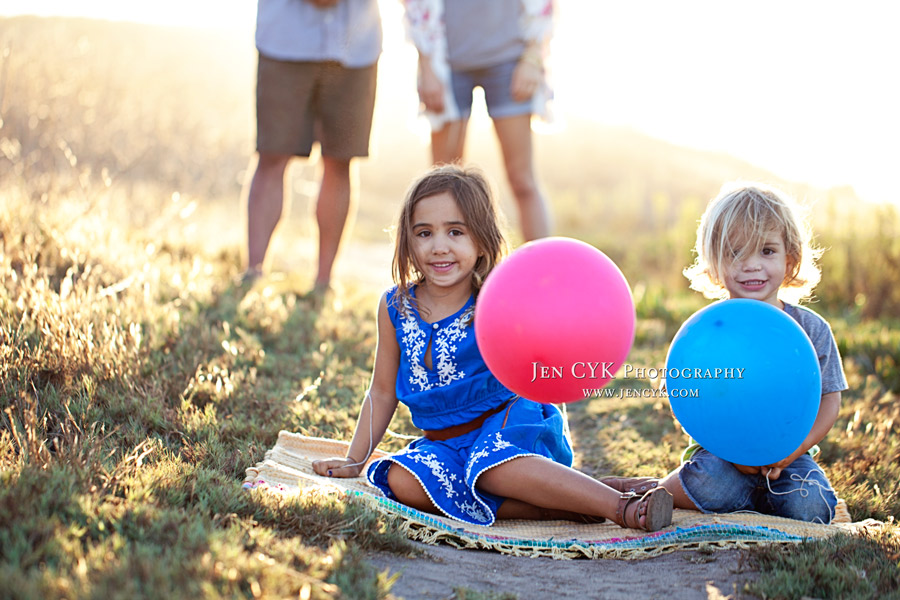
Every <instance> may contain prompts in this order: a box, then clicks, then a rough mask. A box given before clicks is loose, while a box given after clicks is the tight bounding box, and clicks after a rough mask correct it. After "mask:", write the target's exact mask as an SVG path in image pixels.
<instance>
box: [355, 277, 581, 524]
mask: <svg viewBox="0 0 900 600" xmlns="http://www.w3.org/2000/svg"><path fill="white" fill-rule="evenodd" d="M396 293H397V288H396V287H394V288H392V289H391V290H390V291H388V295H387V304H388V314H389V315H390V318H391V322H392V323H393V325H394V329H395V330H396V333H397V342H398V344H399V345H400V354H401V356H400V369H399V372H398V374H397V398H398V399H399V400H400V402H403V403H404V404H406V405H407V406H408V407H409V409H410V413H411V415H412V421H413V424H414V425H415V426H416V427H419V428H420V429H425V430H438V429H445V428H447V427H452V426H455V425H461V424H463V423H468V422H469V421H472V420H473V419H475V418H477V417H479V416H480V415H482V414H483V413H485V412H487V411H489V410H491V409H496V408H498V407H500V406H503V407H504V408H503V409H502V410H500V411H499V412H497V413H496V414H493V415H491V416H490V417H488V418H487V419H486V420H485V421H484V423H483V424H482V426H481V428H479V429H476V430H475V431H471V432H469V433H467V434H464V435H461V436H458V437H455V438H452V439H449V440H446V441H432V440H428V439H426V438H419V439H417V440H415V441H413V442H412V443H410V444H409V446H407V447H406V448H404V449H403V450H401V451H400V452H399V453H397V454H393V455H391V456H388V457H386V458H383V459H380V460H377V461H375V462H373V463H372V464H370V465H369V468H368V470H367V471H366V476H367V478H368V480H369V482H371V483H372V484H373V485H375V486H376V487H378V488H379V489H381V491H382V492H384V494H385V495H386V496H387V497H389V498H392V499H396V498H395V497H394V495H393V494H392V493H391V490H390V487H388V484H387V472H388V469H389V468H390V467H391V465H394V464H397V465H400V466H401V467H403V468H404V469H406V470H408V471H409V472H410V473H412V474H413V475H414V476H415V477H416V479H418V480H419V482H420V483H421V484H422V487H423V488H424V489H425V491H426V493H427V494H428V496H429V498H431V500H432V502H434V504H435V506H437V507H438V508H439V509H440V511H441V512H442V513H444V514H445V515H447V516H449V517H453V518H455V519H459V520H460V521H465V522H467V523H472V524H475V525H491V524H493V522H494V520H495V519H496V517H497V509H498V508H499V506H500V504H502V503H503V500H504V498H502V497H499V496H494V495H492V494H487V493H485V492H482V491H480V490H478V489H477V488H476V482H477V481H478V477H479V475H481V474H482V473H483V472H484V471H486V470H487V469H490V468H491V467H494V466H496V465H499V464H501V463H504V462H506V461H509V460H512V459H514V458H517V457H519V456H544V457H546V458H549V459H551V460H553V461H556V462H558V463H561V464H563V465H566V466H571V465H572V446H571V444H570V443H569V440H568V438H567V437H566V435H565V433H564V423H563V417H562V414H561V413H560V412H559V410H558V409H557V408H556V407H555V406H552V405H548V404H539V403H537V402H533V401H531V400H526V399H524V398H520V397H518V396H516V395H515V394H513V393H512V392H511V391H510V390H508V389H506V388H505V387H504V386H503V385H502V384H501V383H500V382H499V381H498V380H497V378H496V377H494V375H493V374H492V373H491V372H490V371H489V370H488V368H487V365H486V364H485V363H484V360H483V359H482V357H481V353H480V352H479V351H478V346H477V345H476V343H475V331H474V328H473V325H474V318H473V317H474V310H475V301H474V297H472V298H469V300H468V301H467V302H466V304H465V306H463V307H462V308H461V309H460V310H459V311H458V312H457V313H456V314H454V315H451V316H449V317H447V318H445V319H441V320H440V321H437V322H435V323H428V322H426V321H425V320H423V319H422V317H421V316H420V315H419V312H418V310H417V309H416V308H415V307H414V306H411V305H410V303H409V302H407V301H405V300H404V301H402V302H400V301H399V296H397V295H396ZM413 296H415V289H413ZM429 347H430V348H431V362H432V368H430V369H429V368H428V367H427V366H426V365H425V359H424V357H425V354H426V351H427V350H428V348H429Z"/></svg>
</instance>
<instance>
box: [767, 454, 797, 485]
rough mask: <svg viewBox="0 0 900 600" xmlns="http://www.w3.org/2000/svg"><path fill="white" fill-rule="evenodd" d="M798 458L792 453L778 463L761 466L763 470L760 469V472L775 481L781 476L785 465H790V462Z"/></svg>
mask: <svg viewBox="0 0 900 600" xmlns="http://www.w3.org/2000/svg"><path fill="white" fill-rule="evenodd" d="M796 459H797V457H796V456H794V455H793V454H791V455H790V456H788V457H787V458H785V459H784V460H780V461H778V462H777V463H774V464H771V465H766V466H765V467H761V469H762V470H761V471H760V473H762V474H763V475H765V476H766V477H768V478H769V479H771V480H773V481H774V480H775V479H778V478H779V477H781V472H782V471H783V470H784V469H785V467H788V466H790V464H791V463H792V462H794V461H795V460H796Z"/></svg>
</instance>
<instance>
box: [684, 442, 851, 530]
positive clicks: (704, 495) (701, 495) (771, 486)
mask: <svg viewBox="0 0 900 600" xmlns="http://www.w3.org/2000/svg"><path fill="white" fill-rule="evenodd" d="M678 478H679V480H680V481H681V487H682V488H683V489H684V491H685V493H686V494H687V496H688V498H690V499H691V501H692V502H693V503H694V504H695V505H696V506H697V508H699V509H700V510H701V511H702V512H704V513H728V512H737V511H754V512H759V513H763V514H767V515H775V516H779V517H787V518H789V519H797V520H800V521H809V522H820V523H830V522H831V519H832V518H833V517H834V508H835V506H836V505H837V496H836V495H835V493H834V491H833V490H832V489H831V484H830V483H829V482H828V478H827V477H826V476H825V473H824V472H823V471H822V469H821V467H819V465H817V464H816V461H815V460H813V459H812V457H811V456H809V455H808V454H804V455H803V456H801V457H800V458H798V459H797V460H795V461H794V462H793V463H791V464H790V465H789V466H788V467H786V468H785V469H784V470H783V471H782V472H781V476H780V477H779V478H778V479H775V480H767V479H766V478H765V477H764V476H762V475H745V474H744V473H741V472H740V471H738V470H737V469H736V468H735V467H734V465H732V464H731V463H730V462H728V461H725V460H722V459H721V458H719V457H718V456H715V455H713V454H710V453H709V452H707V451H706V450H704V449H702V448H701V449H700V450H698V451H697V452H696V453H695V454H694V455H693V456H692V457H691V459H690V460H689V461H688V462H686V463H684V464H683V465H682V466H681V470H680V471H679V473H678Z"/></svg>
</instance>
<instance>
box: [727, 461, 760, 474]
mask: <svg viewBox="0 0 900 600" xmlns="http://www.w3.org/2000/svg"><path fill="white" fill-rule="evenodd" d="M731 464H733V465H734V468H735V469H737V470H738V471H740V472H741V473H743V474H744V475H759V473H760V471H759V469H760V467H748V466H747V465H739V464H737V463H731Z"/></svg>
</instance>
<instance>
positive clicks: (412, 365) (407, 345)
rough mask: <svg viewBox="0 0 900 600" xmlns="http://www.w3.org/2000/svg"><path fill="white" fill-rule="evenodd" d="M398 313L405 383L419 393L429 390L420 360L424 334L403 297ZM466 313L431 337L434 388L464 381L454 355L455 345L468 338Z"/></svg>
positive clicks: (423, 345)
mask: <svg viewBox="0 0 900 600" xmlns="http://www.w3.org/2000/svg"><path fill="white" fill-rule="evenodd" d="M399 312H400V315H401V319H402V321H401V322H400V329H401V332H402V335H401V337H400V342H401V343H402V344H403V351H404V352H405V353H406V356H407V358H408V359H409V370H410V377H409V383H410V385H411V386H418V388H419V391H420V392H424V391H426V390H430V389H431V388H432V387H433V386H432V384H431V383H430V382H429V381H428V371H427V370H426V368H425V358H424V352H425V345H426V343H427V342H428V332H427V331H425V330H423V329H422V328H421V327H419V321H418V319H416V316H415V312H414V311H413V309H412V307H411V306H410V304H409V300H407V299H406V298H404V299H403V309H402V310H400V311H399ZM470 312H471V308H470V309H469V310H466V311H464V312H463V313H462V314H461V315H459V316H458V317H457V318H456V319H454V320H453V322H452V323H451V324H450V325H448V326H447V327H444V328H443V329H438V330H437V332H436V334H435V340H434V357H435V370H436V371H437V374H438V386H440V387H443V386H445V385H448V384H450V383H452V382H454V381H458V380H460V379H464V378H465V376H466V373H465V371H459V370H457V360H456V353H457V351H458V348H457V346H456V343H455V342H458V341H460V340H463V339H465V338H466V336H467V335H468V333H467V332H466V330H465V326H466V324H467V323H468V322H469V320H470Z"/></svg>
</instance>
